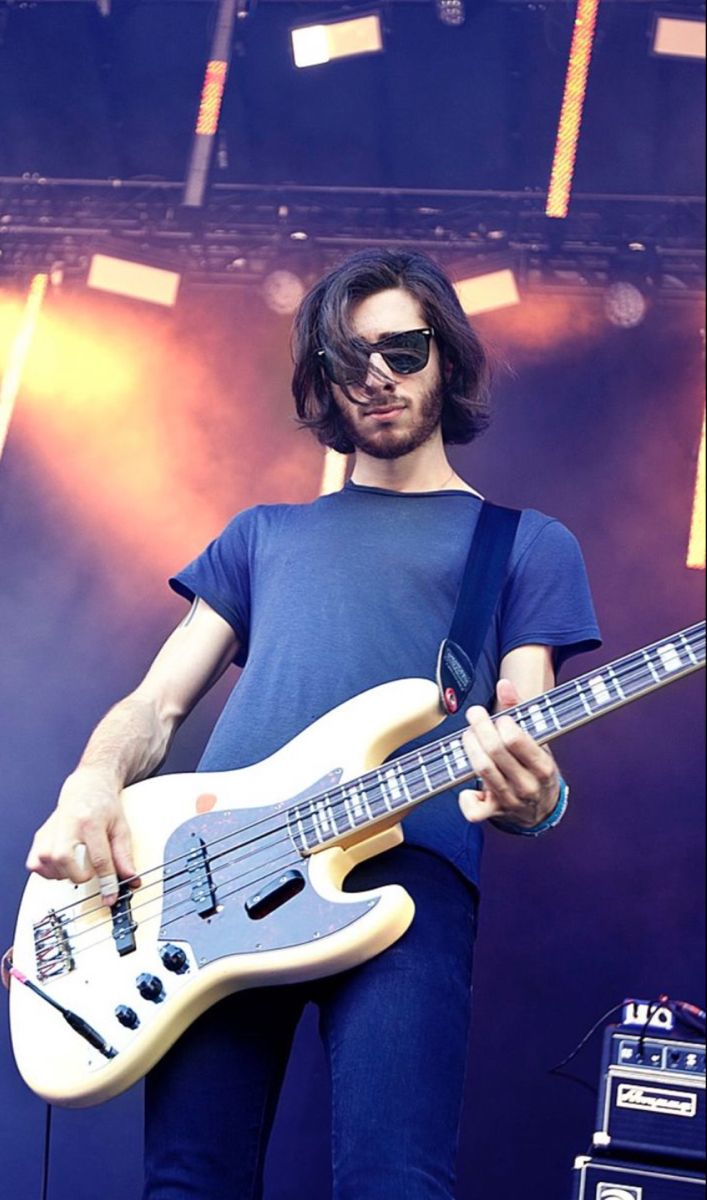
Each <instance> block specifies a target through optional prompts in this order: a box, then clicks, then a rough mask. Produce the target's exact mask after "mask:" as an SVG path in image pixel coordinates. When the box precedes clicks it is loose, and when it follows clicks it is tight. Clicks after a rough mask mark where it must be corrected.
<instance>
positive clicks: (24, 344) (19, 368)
mask: <svg viewBox="0 0 707 1200" xmlns="http://www.w3.org/2000/svg"><path fill="white" fill-rule="evenodd" d="M48 286H49V276H48V275H35V277H34V279H33V280H32V283H31V286H30V289H29V294H28V296H27V302H26V304H25V309H24V313H23V314H22V320H21V323H20V327H19V329H18V330H17V333H16V334H15V337H14V339H13V342H12V344H11V346H10V351H9V356H8V361H7V366H6V367H5V370H4V372H3V377H2V384H0V458H1V457H2V452H3V450H4V449H5V443H6V441H7V435H8V432H9V429H10V421H11V420H12V414H13V412H14V411H15V404H16V403H17V397H18V395H19V392H20V387H21V385H22V374H23V371H24V368H25V364H26V362H27V358H28V356H29V352H30V349H31V346H32V340H33V338H34V334H35V330H36V328H37V322H38V320H39V314H40V313H41V311H42V304H43V303H44V297H45V296H46V294H47V287H48Z"/></svg>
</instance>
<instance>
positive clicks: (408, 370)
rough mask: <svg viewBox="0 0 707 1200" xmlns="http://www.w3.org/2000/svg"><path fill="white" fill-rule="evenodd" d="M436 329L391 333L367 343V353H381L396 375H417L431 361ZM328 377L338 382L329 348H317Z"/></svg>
mask: <svg viewBox="0 0 707 1200" xmlns="http://www.w3.org/2000/svg"><path fill="white" fill-rule="evenodd" d="M434 332H435V331H434V329H409V330H407V331H406V332H404V333H391V334H389V336H388V337H385V338H382V339H381V341H380V342H373V343H370V342H368V343H365V346H366V352H367V354H368V355H369V357H370V355H371V354H380V356H381V358H382V359H383V361H384V363H385V364H386V366H387V367H389V369H390V370H391V371H392V372H393V373H394V374H395V375H416V374H417V372H418V371H424V369H425V367H426V366H427V364H428V362H429V361H430V342H431V341H432V338H433V337H434ZM317 358H318V359H319V360H320V362H321V365H322V367H323V368H324V370H325V372H326V374H327V376H328V378H329V379H330V380H331V382H332V383H338V382H339V381H338V380H337V378H336V375H335V373H334V363H333V362H332V360H331V357H330V355H329V352H328V351H327V350H317Z"/></svg>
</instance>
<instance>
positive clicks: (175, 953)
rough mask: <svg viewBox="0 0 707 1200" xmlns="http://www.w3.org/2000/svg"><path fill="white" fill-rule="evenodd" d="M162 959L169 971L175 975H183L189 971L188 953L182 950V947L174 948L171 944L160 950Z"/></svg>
mask: <svg viewBox="0 0 707 1200" xmlns="http://www.w3.org/2000/svg"><path fill="white" fill-rule="evenodd" d="M160 958H161V959H162V962H163V963H164V965H165V967H166V968H167V970H168V971H174V973H175V975H183V974H184V972H185V971H188V970H189V963H188V962H187V956H186V951H185V950H182V948H181V946H173V945H172V944H171V942H170V944H169V945H168V946H163V947H162V949H161V950H160Z"/></svg>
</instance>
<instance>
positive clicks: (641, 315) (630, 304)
mask: <svg viewBox="0 0 707 1200" xmlns="http://www.w3.org/2000/svg"><path fill="white" fill-rule="evenodd" d="M604 312H605V313H606V316H607V320H608V321H610V322H611V324H612V325H616V326H618V327H619V328H620V329H636V328H637V327H638V326H639V325H640V324H641V323H642V322H643V321H644V320H645V317H646V313H647V312H648V299H647V297H646V295H645V293H644V292H642V291H641V289H640V288H639V287H638V285H637V284H635V283H631V282H630V281H629V280H628V279H619V280H617V281H616V282H615V283H611V284H609V287H608V288H607V289H606V292H605V293H604Z"/></svg>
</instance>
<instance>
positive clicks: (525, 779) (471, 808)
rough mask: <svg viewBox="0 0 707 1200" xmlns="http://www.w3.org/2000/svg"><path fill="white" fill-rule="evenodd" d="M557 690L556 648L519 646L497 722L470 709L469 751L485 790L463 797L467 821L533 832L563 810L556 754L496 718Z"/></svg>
mask: <svg viewBox="0 0 707 1200" xmlns="http://www.w3.org/2000/svg"><path fill="white" fill-rule="evenodd" d="M554 686H555V671H554V667H553V650H552V647H551V646H535V645H532V646H519V647H518V648H517V649H515V650H511V651H510V653H509V654H507V655H506V656H505V658H504V659H503V661H502V662H501V669H500V679H499V682H498V684H497V687H496V703H495V706H494V715H495V719H494V720H492V719H491V716H490V715H489V713H488V712H487V711H486V709H485V708H481V707H476V706H475V707H473V708H470V709H469V711H468V713H467V721H468V722H469V729H468V730H466V731H465V733H464V748H465V750H466V754H467V757H468V758H469V760H470V761H471V763H472V765H473V767H474V770H475V772H476V774H477V775H478V776H479V778H480V780H481V782H482V783H483V789H482V790H479V791H472V790H466V791H463V792H462V793H461V795H460V797H459V803H460V806H461V810H462V812H463V814H464V816H465V817H466V819H467V821H471V822H479V821H487V820H489V819H490V818H493V819H494V821H497V822H498V823H500V824H503V822H504V821H508V823H509V825H512V826H516V827H520V828H521V829H527V830H531V829H535V828H536V826H538V825H541V824H542V823H543V822H544V821H546V820H547V818H548V817H549V816H550V815H551V814H552V813H553V812H554V810H555V809H556V808H557V805H558V800H559V798H560V788H561V777H560V773H559V771H558V769H557V765H556V763H555V760H554V758H553V757H552V755H551V754H550V751H549V750H548V749H546V748H545V747H543V746H539V745H538V743H537V742H536V741H534V739H533V738H532V737H531V736H530V734H528V733H525V731H524V730H523V729H521V727H520V726H519V725H518V724H516V722H515V721H514V720H513V719H512V718H511V717H507V716H496V714H498V713H502V712H503V710H504V709H507V708H513V707H514V706H515V705H516V704H522V703H524V702H525V701H527V700H532V699H533V698H534V697H535V696H538V695H540V694H541V693H543V692H546V691H549V690H550V689H551V688H553V687H554Z"/></svg>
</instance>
